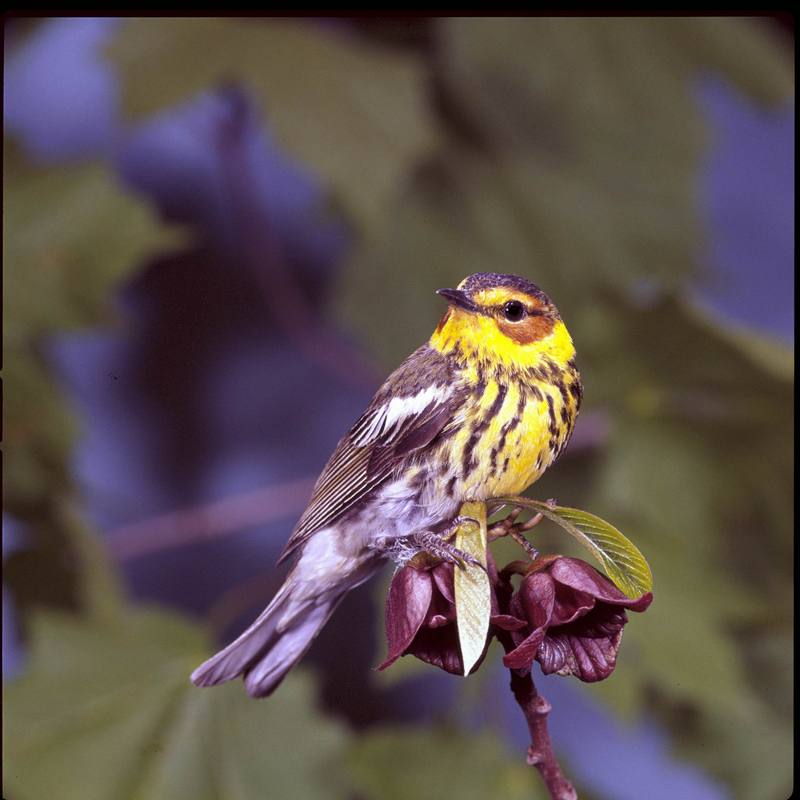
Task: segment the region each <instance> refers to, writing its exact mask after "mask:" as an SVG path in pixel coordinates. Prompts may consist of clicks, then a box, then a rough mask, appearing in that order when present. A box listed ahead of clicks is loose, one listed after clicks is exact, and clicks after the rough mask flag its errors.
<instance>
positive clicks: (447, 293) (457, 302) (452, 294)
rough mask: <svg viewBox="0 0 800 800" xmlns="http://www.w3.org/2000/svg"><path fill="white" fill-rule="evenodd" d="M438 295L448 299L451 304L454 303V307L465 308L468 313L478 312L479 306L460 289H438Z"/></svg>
mask: <svg viewBox="0 0 800 800" xmlns="http://www.w3.org/2000/svg"><path fill="white" fill-rule="evenodd" d="M436 294H438V295H439V296H440V297H444V298H446V299H447V301H448V302H449V303H452V304H453V305H454V306H458V307H459V308H464V309H466V310H467V311H477V310H478V306H476V305H475V303H473V302H472V300H470V299H469V297H468V296H467V295H466V293H464V292H462V291H461V290H460V289H437V290H436Z"/></svg>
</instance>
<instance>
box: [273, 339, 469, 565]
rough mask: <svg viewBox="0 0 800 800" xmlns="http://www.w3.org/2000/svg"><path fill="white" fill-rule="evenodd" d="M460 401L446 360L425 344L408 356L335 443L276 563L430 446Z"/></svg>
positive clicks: (462, 397) (365, 497)
mask: <svg viewBox="0 0 800 800" xmlns="http://www.w3.org/2000/svg"><path fill="white" fill-rule="evenodd" d="M463 399H464V391H463V389H461V388H460V387H459V386H458V385H457V384H455V383H454V382H453V376H452V369H451V366H450V363H449V361H448V360H447V359H446V358H445V357H444V356H442V355H441V354H440V353H438V352H437V351H436V350H433V349H432V348H430V347H428V346H427V345H424V346H423V347H421V348H419V349H418V350H416V351H415V352H414V353H412V354H411V355H410V356H409V357H408V358H407V359H406V360H405V361H404V362H403V363H402V364H401V365H400V366H399V367H398V368H397V369H396V370H395V371H394V372H393V373H392V374H391V375H390V376H389V378H387V380H386V382H385V383H384V384H383V386H382V387H381V388H380V389H379V390H378V392H377V393H376V395H375V397H374V398H373V399H372V402H371V403H370V404H369V406H368V407H367V410H366V411H365V412H364V414H363V415H362V416H361V417H360V418H359V420H358V421H357V422H356V423H355V425H353V427H352V428H351V429H350V431H349V432H348V433H347V434H346V435H345V436H344V438H343V439H342V440H341V441H340V442H339V445H338V446H337V448H336V450H335V451H334V453H333V455H332V456H331V458H330V460H329V461H328V463H327V464H326V465H325V469H324V470H323V471H322V474H321V475H320V476H319V479H318V480H317V483H316V485H315V487H314V492H313V494H312V495H311V500H310V501H309V504H308V508H306V510H305V511H304V512H303V516H302V517H301V518H300V521H299V522H298V523H297V527H296V528H295V529H294V532H293V533H292V536H291V538H290V539H289V541H288V542H287V544H286V547H285V548H284V550H283V552H282V553H281V556H280V561H283V560H284V559H285V558H286V557H287V556H288V555H289V554H290V553H292V552H293V551H294V550H296V549H297V548H298V547H299V546H300V545H302V544H303V543H304V542H305V541H307V539H308V538H309V537H310V536H311V535H312V534H313V533H315V532H316V531H318V530H320V529H322V528H324V527H326V526H328V525H330V524H331V523H333V522H335V521H336V520H337V519H339V518H340V517H341V516H342V515H343V514H344V513H345V512H347V511H348V510H350V509H351V508H353V507H354V506H355V505H356V504H358V503H361V502H362V501H364V500H366V499H367V498H368V497H369V496H370V495H371V494H372V493H373V492H374V491H375V490H376V489H377V488H378V487H379V486H380V485H381V484H383V483H384V482H385V481H386V480H387V479H389V478H390V477H391V476H392V474H393V473H394V472H395V471H396V470H397V468H398V467H399V466H400V465H401V464H402V463H403V462H404V461H405V458H406V456H408V455H409V454H410V453H413V452H414V451H417V450H419V449H421V448H423V447H425V446H426V445H428V444H430V443H431V442H432V441H433V439H434V438H436V436H437V435H438V434H439V433H440V432H441V430H442V429H443V428H444V427H445V426H446V425H447V423H448V422H450V421H451V420H452V419H453V414H454V412H455V410H456V409H457V408H458V406H459V405H460V404H461V403H462V402H463Z"/></svg>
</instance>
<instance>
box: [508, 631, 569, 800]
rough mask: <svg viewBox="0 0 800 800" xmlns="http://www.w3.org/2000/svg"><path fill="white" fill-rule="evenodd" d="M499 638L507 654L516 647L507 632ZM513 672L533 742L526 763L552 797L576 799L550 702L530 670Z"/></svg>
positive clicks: (516, 693)
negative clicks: (560, 756) (557, 746)
mask: <svg viewBox="0 0 800 800" xmlns="http://www.w3.org/2000/svg"><path fill="white" fill-rule="evenodd" d="M498 639H499V640H500V642H501V644H502V645H503V647H504V649H505V651H506V652H507V653H508V652H510V651H511V650H513V649H514V643H513V641H512V639H511V636H510V635H509V634H508V632H507V631H502V632H500V633H499V634H498ZM509 671H510V673H511V691H512V692H513V693H514V698H515V700H516V701H517V703H518V704H519V707H520V708H521V709H522V713H523V714H524V715H525V721H526V722H527V723H528V731H529V732H530V736H531V744H530V746H529V747H528V755H527V762H528V764H530V765H531V766H533V767H536V769H538V770H539V774H540V775H541V776H542V780H543V781H544V783H545V786H547V791H548V793H549V794H550V797H551V798H552V800H577V797H578V795H577V793H576V792H575V788H574V787H573V785H572V784H571V783H570V782H569V780H568V779H567V777H566V776H565V775H564V773H563V772H562V771H561V766H560V765H559V763H558V760H557V759H556V755H555V753H554V752H553V745H552V743H551V742H550V733H549V731H548V730H547V715H548V714H549V713H550V709H551V706H550V703H548V702H547V700H546V699H545V698H544V697H542V696H541V695H540V694H539V693H538V692H537V691H536V684H534V682H533V677H532V675H531V673H530V672H525V673H521V672H520V671H518V670H514V669H512V670H509Z"/></svg>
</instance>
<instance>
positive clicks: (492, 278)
mask: <svg viewBox="0 0 800 800" xmlns="http://www.w3.org/2000/svg"><path fill="white" fill-rule="evenodd" d="M500 286H505V287H508V288H509V289H516V290H517V291H519V292H524V293H525V294H527V295H530V296H531V297H535V298H537V299H538V300H539V301H540V302H541V303H543V304H545V305H552V301H551V300H550V298H549V297H548V296H547V295H546V294H545V293H544V292H543V291H542V290H541V289H540V288H539V287H538V286H537V285H536V284H535V283H531V281H529V280H528V279H527V278H521V277H520V276H519V275H505V274H503V273H501V272H476V273H475V274H474V275H470V276H469V277H467V278H464V280H463V281H461V283H460V284H459V286H458V288H459V289H461V291H463V292H467V293H468V294H470V295H472V294H474V293H475V292H479V291H481V290H482V289H495V288H498V287H500Z"/></svg>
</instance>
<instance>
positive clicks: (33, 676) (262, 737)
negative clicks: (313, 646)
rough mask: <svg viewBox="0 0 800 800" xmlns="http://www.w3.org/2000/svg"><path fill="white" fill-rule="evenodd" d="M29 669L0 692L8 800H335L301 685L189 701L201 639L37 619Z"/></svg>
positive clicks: (341, 788) (148, 624) (194, 694)
mask: <svg viewBox="0 0 800 800" xmlns="http://www.w3.org/2000/svg"><path fill="white" fill-rule="evenodd" d="M32 633H33V636H32V640H31V644H32V646H31V653H30V662H29V664H28V669H27V670H26V673H25V674H24V676H23V677H21V678H19V679H17V680H15V681H13V682H11V683H9V684H6V686H5V687H4V703H5V712H6V713H5V724H6V730H5V735H4V737H3V747H4V762H5V764H6V765H8V769H7V770H6V774H5V784H6V785H5V788H6V790H7V791H8V792H9V794H10V795H11V796H13V797H14V798H18V800H37V799H38V798H42V797H58V798H62V799H63V800H71V799H72V798H75V800H108V798H114V799H115V800H133V798H136V799H137V800H160V799H161V798H163V799H164V800H183V798H191V799H192V800H203V798H209V800H211V799H212V798H214V799H215V800H216V799H218V798H225V799H226V800H250V799H251V798H262V797H275V798H283V797H304V798H306V797H307V798H336V797H343V796H345V794H346V791H345V784H344V782H343V776H342V773H341V771H340V769H339V767H338V764H340V763H341V759H342V756H343V749H344V746H345V744H346V742H347V734H346V733H345V731H344V730H343V728H342V727H341V726H339V725H338V724H336V723H334V722H332V721H331V720H329V719H326V718H324V717H322V716H321V715H320V713H319V712H318V711H316V710H315V708H314V705H313V691H312V682H311V681H310V679H309V678H308V676H307V675H303V674H299V675H295V674H293V675H291V676H290V677H289V678H288V679H287V681H286V682H285V684H284V685H283V686H281V688H280V690H279V691H278V692H276V694H275V695H274V696H273V697H272V698H270V699H269V700H268V701H255V700H252V699H250V698H249V697H248V696H247V695H246V693H245V692H244V689H243V688H242V686H241V684H240V683H239V682H235V683H231V684H225V685H224V686H220V687H215V688H213V689H199V688H197V687H195V686H193V685H192V684H191V683H190V682H189V677H188V676H189V673H190V672H191V670H192V669H193V668H194V667H196V666H197V664H198V663H200V662H201V661H202V660H203V658H205V657H206V655H207V653H208V650H207V648H206V646H205V641H204V639H205V637H204V636H203V635H202V633H201V632H200V631H199V629H198V628H197V627H196V626H194V625H190V624H189V623H187V622H185V621H184V620H182V619H180V618H178V617H176V616H173V615H171V614H167V613H165V612H161V611H153V610H148V611H137V612H135V613H130V614H129V615H127V616H125V617H123V618H122V619H120V620H118V621H117V622H116V624H114V625H105V624H86V623H81V622H79V621H77V620H76V619H75V618H71V617H66V616H63V617H61V616H58V615H52V614H48V615H43V616H41V617H38V618H36V623H35V625H34V628H33V632H32Z"/></svg>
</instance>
